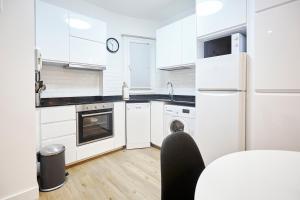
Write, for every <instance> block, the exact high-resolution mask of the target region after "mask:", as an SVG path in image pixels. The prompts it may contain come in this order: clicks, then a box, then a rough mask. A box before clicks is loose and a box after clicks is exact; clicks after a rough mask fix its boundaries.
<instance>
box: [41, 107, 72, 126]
mask: <svg viewBox="0 0 300 200" xmlns="http://www.w3.org/2000/svg"><path fill="white" fill-rule="evenodd" d="M75 119H76V111H75V106H61V107H52V108H42V109H41V123H42V124H44V123H51V122H59V121H67V120H75Z"/></svg>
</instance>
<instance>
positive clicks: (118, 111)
mask: <svg viewBox="0 0 300 200" xmlns="http://www.w3.org/2000/svg"><path fill="white" fill-rule="evenodd" d="M125 115H126V114H125V102H115V103H114V142H115V148H118V147H122V146H125V137H126V134H125V132H126V131H125V129H126V127H125V126H126V123H125V122H126V116H125Z"/></svg>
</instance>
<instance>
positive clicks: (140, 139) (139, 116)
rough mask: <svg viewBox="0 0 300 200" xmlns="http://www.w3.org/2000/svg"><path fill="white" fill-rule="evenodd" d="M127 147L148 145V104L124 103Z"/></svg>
mask: <svg viewBox="0 0 300 200" xmlns="http://www.w3.org/2000/svg"><path fill="white" fill-rule="evenodd" d="M126 139H127V140H126V142H127V143H126V147H127V149H133V148H145V147H150V104H149V103H132V104H131V103H129V104H127V105H126Z"/></svg>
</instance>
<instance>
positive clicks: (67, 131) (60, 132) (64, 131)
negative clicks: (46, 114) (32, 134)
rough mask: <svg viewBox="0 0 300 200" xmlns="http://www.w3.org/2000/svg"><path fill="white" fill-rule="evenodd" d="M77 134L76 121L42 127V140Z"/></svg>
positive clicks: (43, 125)
mask: <svg viewBox="0 0 300 200" xmlns="http://www.w3.org/2000/svg"><path fill="white" fill-rule="evenodd" d="M75 134H76V120H71V121H61V122H55V123H48V124H42V125H41V138H42V140H46V139H50V138H56V137H61V136H65V135H75Z"/></svg>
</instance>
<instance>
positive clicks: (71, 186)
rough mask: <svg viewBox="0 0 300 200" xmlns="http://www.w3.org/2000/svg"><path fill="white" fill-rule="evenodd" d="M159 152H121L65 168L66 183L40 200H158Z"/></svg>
mask: <svg viewBox="0 0 300 200" xmlns="http://www.w3.org/2000/svg"><path fill="white" fill-rule="evenodd" d="M159 156H160V151H159V150H157V149H155V148H147V149H137V150H120V151H117V152H114V153H111V154H108V155H104V156H102V157H100V158H97V159H95V160H91V161H88V162H85V163H83V164H80V165H77V166H74V167H72V168H69V169H68V172H69V177H68V180H67V182H66V184H65V185H64V186H63V187H62V188H60V189H58V190H55V191H52V192H42V193H40V200H69V199H70V200H71V199H72V200H77V199H78V200H79V199H80V200H84V199H86V200H94V199H95V200H96V199H97V200H102V199H103V200H106V199H109V200H122V199H130V200H135V199H136V200H144V199H145V200H147V199H153V200H159V199H160V161H159V160H160V159H159Z"/></svg>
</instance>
